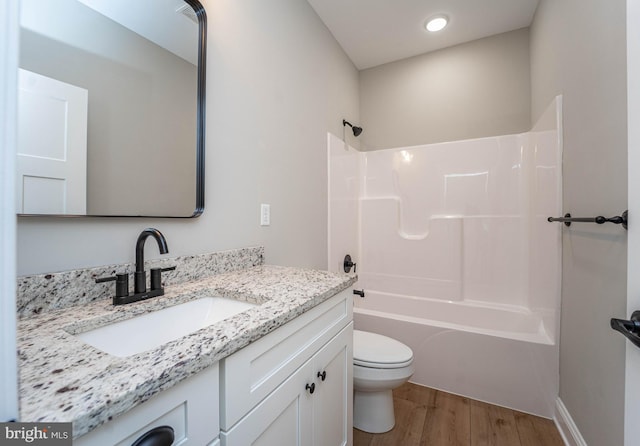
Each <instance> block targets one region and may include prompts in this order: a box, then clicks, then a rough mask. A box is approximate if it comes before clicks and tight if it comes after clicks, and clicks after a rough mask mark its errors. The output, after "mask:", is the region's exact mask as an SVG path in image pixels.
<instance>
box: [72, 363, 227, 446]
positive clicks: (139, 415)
mask: <svg viewBox="0 0 640 446" xmlns="http://www.w3.org/2000/svg"><path fill="white" fill-rule="evenodd" d="M218 419H219V416H218V364H215V365H213V366H211V367H209V368H208V369H206V370H204V371H202V372H200V373H198V374H196V375H194V376H192V377H190V378H188V379H186V380H184V381H182V382H181V383H179V384H177V385H175V386H174V387H171V388H170V389H167V390H164V391H162V392H160V393H159V394H157V395H155V396H154V397H152V398H151V399H149V400H148V401H146V402H144V403H142V404H140V405H138V406H136V407H134V408H133V409H131V410H130V411H129V412H127V413H125V414H123V415H121V416H119V417H117V418H115V419H114V420H113V421H110V422H108V423H106V424H103V425H102V426H100V427H98V428H96V429H95V430H93V431H91V432H89V433H88V434H86V435H83V436H81V437H79V438H76V439H74V440H73V444H74V446H94V445H101V446H108V445H114V446H128V445H131V444H133V442H134V441H135V440H136V439H137V438H139V437H140V436H142V435H143V434H144V433H145V432H148V431H150V430H152V429H153V428H156V427H159V426H170V427H171V428H172V429H173V430H174V435H175V442H174V444H180V445H183V446H187V445H193V446H201V445H204V444H209V443H210V442H211V441H213V440H215V439H216V438H217V437H218V433H219V427H218ZM214 444H215V443H214Z"/></svg>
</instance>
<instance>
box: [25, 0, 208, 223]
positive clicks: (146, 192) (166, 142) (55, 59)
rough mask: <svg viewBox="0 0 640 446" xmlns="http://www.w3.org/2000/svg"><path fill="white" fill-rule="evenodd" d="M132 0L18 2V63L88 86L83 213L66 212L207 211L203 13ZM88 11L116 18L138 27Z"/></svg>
mask: <svg viewBox="0 0 640 446" xmlns="http://www.w3.org/2000/svg"><path fill="white" fill-rule="evenodd" d="M85 3H86V4H89V5H91V6H92V7H89V6H87V5H86V4H85ZM134 3H135V7H132V6H131V2H130V1H129V0H118V1H114V0H56V1H55V2H49V1H47V2H43V1H40V0H23V1H22V17H21V36H20V37H21V45H20V66H21V68H23V69H25V70H28V71H31V72H34V73H37V74H38V75H41V76H46V77H47V78H51V79H54V80H56V81H60V82H63V83H65V84H69V85H72V86H75V87H77V88H80V89H84V90H86V91H87V95H88V118H87V128H86V132H85V133H86V166H85V168H86V214H83V213H82V212H78V211H72V212H70V214H72V215H89V216H150V217H192V216H197V215H200V213H202V210H203V208H204V88H205V85H204V75H205V45H206V42H205V35H206V17H205V14H204V10H203V8H202V6H201V5H200V3H199V2H198V1H197V0H184V1H183V0H166V1H162V2H158V1H157V0H138V1H136V2H134ZM185 7H186V8H189V9H188V11H187V13H185V11H186V8H185ZM93 8H96V9H99V10H100V11H103V12H105V13H108V14H110V16H111V17H118V16H119V15H121V16H122V17H124V18H125V20H124V22H127V23H126V25H127V26H129V27H132V28H134V29H135V30H136V32H134V31H132V30H131V29H129V28H127V27H125V26H123V25H121V24H119V23H117V22H115V21H114V20H112V19H111V18H108V17H106V16H105V15H103V14H101V13H100V12H98V11H96V10H95V9H93ZM194 20H195V21H194ZM174 31H175V34H171V35H167V32H174ZM141 34H143V35H145V36H147V37H152V38H155V39H156V40H157V42H158V43H154V42H152V41H150V40H148V39H147V38H145V37H142V35H141ZM161 45H162V46H161ZM165 47H167V48H169V49H170V50H168V49H166V48H165ZM194 48H196V49H197V52H196V51H195V50H194ZM194 55H195V57H194ZM194 63H195V65H194ZM20 107H21V113H22V112H23V111H24V109H25V108H28V102H25V103H24V104H21V105H20ZM25 113H28V110H27V111H25ZM19 125H20V124H19ZM29 132H30V133H41V132H42V131H41V130H40V129H38V128H31V129H29ZM59 132H64V130H63V129H61V130H59ZM54 133H55V132H54ZM22 142H25V143H26V142H27V140H26V139H24V138H19V141H18V145H19V146H20V145H21V144H22ZM73 190H74V191H75V190H76V189H75V188H74V189H73ZM76 195H77V194H76ZM42 209H48V212H49V213H54V214H58V212H57V211H56V209H55V208H53V207H51V206H50V207H47V206H43V207H42ZM75 209H78V208H77V207H76V208H75ZM48 212H46V211H43V212H37V214H42V215H48ZM19 213H21V214H22V215H24V214H25V213H28V211H27V210H24V209H23V210H22V212H20V211H19ZM30 214H31V213H30ZM64 215H68V214H64Z"/></svg>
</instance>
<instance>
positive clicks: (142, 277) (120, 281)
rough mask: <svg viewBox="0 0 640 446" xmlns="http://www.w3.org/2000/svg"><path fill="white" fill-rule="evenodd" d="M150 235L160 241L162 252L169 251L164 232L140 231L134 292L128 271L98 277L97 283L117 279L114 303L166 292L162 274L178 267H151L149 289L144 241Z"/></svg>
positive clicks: (130, 301)
mask: <svg viewBox="0 0 640 446" xmlns="http://www.w3.org/2000/svg"><path fill="white" fill-rule="evenodd" d="M149 236H151V237H153V238H154V239H156V242H158V248H159V249H160V254H167V253H168V252H169V248H168V247H167V240H166V239H165V238H164V235H162V232H160V231H158V230H157V229H154V228H147V229H145V230H144V231H142V232H141V233H140V235H139V236H138V241H137V242H136V271H135V273H134V275H133V278H134V291H133V294H129V274H128V273H121V274H116V275H115V276H111V277H101V278H98V279H96V283H101V282H111V281H114V280H115V282H116V294H115V296H114V297H113V304H114V305H122V304H130V303H132V302H138V301H140V300H144V299H149V298H150V297H156V296H162V295H163V294H164V288H163V287H162V276H161V274H162V273H163V272H165V271H172V270H174V269H176V267H175V266H170V267H168V268H151V287H150V289H149V290H148V291H147V274H146V272H145V270H144V242H146V241H147V237H149Z"/></svg>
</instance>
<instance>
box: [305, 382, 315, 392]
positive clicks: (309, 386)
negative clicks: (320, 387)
mask: <svg viewBox="0 0 640 446" xmlns="http://www.w3.org/2000/svg"><path fill="white" fill-rule="evenodd" d="M305 389H306V390H308V391H309V393H310V394H313V392H315V391H316V383H311V384H307V385H306V386H305Z"/></svg>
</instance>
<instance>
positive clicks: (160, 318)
mask: <svg viewBox="0 0 640 446" xmlns="http://www.w3.org/2000/svg"><path fill="white" fill-rule="evenodd" d="M254 306H255V304H251V303H248V302H240V301H237V300H233V299H225V298H222V297H203V298H201V299H198V300H192V301H190V302H186V303H183V304H180V305H175V306H173V307H169V308H164V309H162V310H158V311H154V312H152V313H147V314H144V315H142V316H137V317H134V318H131V319H127V320H125V321H120V322H114V323H113V324H109V325H105V326H104V327H100V328H96V329H95V330H91V331H87V332H85V333H80V334H78V335H76V337H77V338H79V339H80V340H82V341H83V342H85V343H87V344H89V345H91V346H93V347H95V348H97V349H99V350H102V351H103V352H106V353H109V354H110V355H113V356H118V357H121V358H124V357H126V356H131V355H135V354H138V353H142V352H145V351H147V350H151V349H154V348H157V347H160V346H161V345H163V344H166V343H167V342H170V341H174V340H176V339H179V338H181V337H183V336H186V335H188V334H189V333H193V332H195V331H198V330H200V329H201V328H204V327H207V326H209V325H211V324H213V323H215V322H218V321H221V320H223V319H226V318H228V317H231V316H234V315H236V314H238V313H241V312H243V311H246V310H248V309H250V308H253V307H254Z"/></svg>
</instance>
